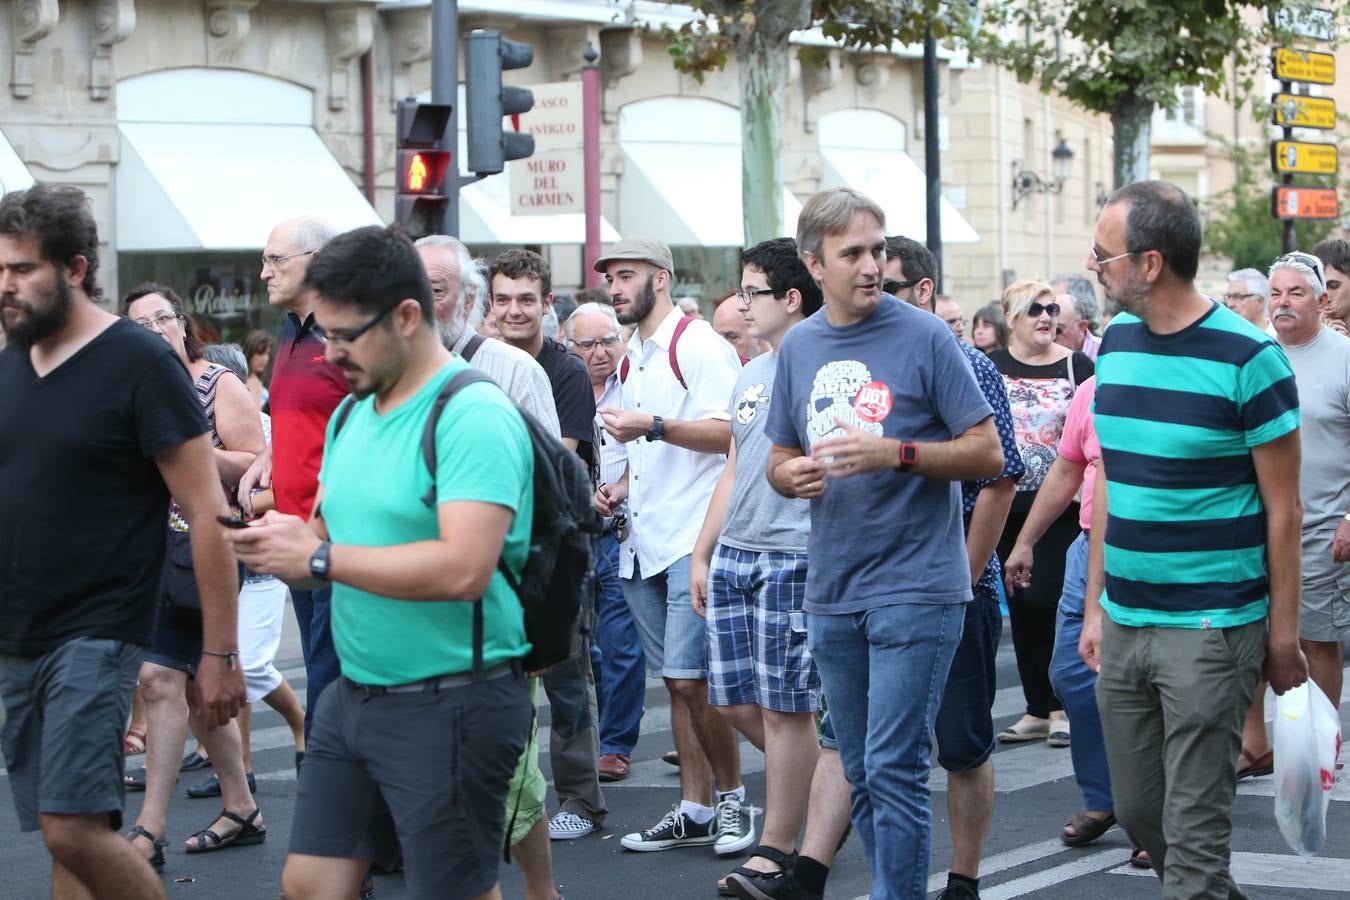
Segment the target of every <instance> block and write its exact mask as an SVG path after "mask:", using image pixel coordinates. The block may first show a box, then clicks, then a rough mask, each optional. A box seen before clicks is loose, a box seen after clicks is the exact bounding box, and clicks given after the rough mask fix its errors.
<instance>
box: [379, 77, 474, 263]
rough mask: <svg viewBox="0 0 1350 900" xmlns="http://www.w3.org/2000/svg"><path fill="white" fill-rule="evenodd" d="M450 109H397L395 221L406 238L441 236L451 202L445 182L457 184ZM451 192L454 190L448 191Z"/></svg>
mask: <svg viewBox="0 0 1350 900" xmlns="http://www.w3.org/2000/svg"><path fill="white" fill-rule="evenodd" d="M450 112H451V110H450V106H449V105H448V104H444V103H418V102H417V101H416V100H413V99H408V100H400V101H399V103H398V146H397V148H396V153H395V156H394V187H395V196H394V221H395V222H396V223H398V224H399V225H401V226H403V229H404V230H405V231H406V232H407V233H408V236H409V237H412V238H414V239H415V238H419V237H423V236H424V235H428V234H436V233H437V232H439V231H442V230H443V229H444V227H445V222H446V210H447V209H448V208H449V204H450V196H449V194H447V193H446V186H447V185H446V180H447V179H448V178H458V177H459V173H458V172H454V171H452V170H451V166H450V159H451V157H450V151H449V150H447V149H443V148H444V147H446V146H450V147H453V146H454V144H453V143H451V142H452V141H453V140H454V134H453V132H452V133H451V135H450V137H449V138H448V139H447V138H446V130H447V128H448V126H449V123H450ZM451 187H452V188H453V187H454V185H451Z"/></svg>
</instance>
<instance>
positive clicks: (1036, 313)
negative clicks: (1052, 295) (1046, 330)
mask: <svg viewBox="0 0 1350 900" xmlns="http://www.w3.org/2000/svg"><path fill="white" fill-rule="evenodd" d="M1041 313H1049V314H1050V318H1052V319H1058V318H1059V304H1058V303H1055V302H1053V301H1052V302H1050V303H1041V302H1040V301H1039V300H1033V301H1032V302H1031V305H1030V306H1028V307H1027V315H1028V316H1030V317H1031V318H1033V319H1039V318H1040V317H1041Z"/></svg>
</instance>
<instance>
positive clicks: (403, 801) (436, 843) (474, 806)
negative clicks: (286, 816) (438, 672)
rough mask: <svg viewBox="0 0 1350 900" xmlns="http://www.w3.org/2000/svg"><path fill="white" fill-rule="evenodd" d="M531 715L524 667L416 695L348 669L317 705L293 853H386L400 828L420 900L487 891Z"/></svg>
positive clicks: (374, 856)
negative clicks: (376, 685) (356, 677)
mask: <svg viewBox="0 0 1350 900" xmlns="http://www.w3.org/2000/svg"><path fill="white" fill-rule="evenodd" d="M532 714H533V709H532V707H531V703H530V694H529V691H528V689H527V687H526V682H525V677H524V676H523V675H519V674H516V673H515V672H514V670H510V671H507V672H506V673H505V674H502V675H499V676H498V677H495V678H490V679H488V680H486V681H484V682H482V683H480V684H477V685H473V684H469V685H462V686H455V687H448V688H441V689H439V690H425V691H421V690H419V691H412V692H407V693H378V692H371V691H368V690H367V689H365V688H362V687H360V686H358V685H356V684H354V683H353V682H351V681H349V680H348V679H346V678H339V679H338V680H337V681H335V682H333V683H332V684H330V685H329V686H328V687H327V688H325V689H324V692H323V694H322V695H321V696H320V697H319V702H318V704H317V705H316V708H315V713H314V720H313V721H314V724H313V730H312V731H311V733H310V737H309V742H308V744H307V745H306V753H305V765H304V767H303V768H302V769H301V770H300V784H299V788H298V790H297V794H296V803H295V821H294V823H293V825H292V829H291V845H290V852H292V853H300V854H305V855H308V856H331V857H340V858H346V859H360V860H372V861H374V860H386V859H388V858H389V857H390V855H391V851H392V850H393V848H394V847H395V842H394V838H395V837H397V844H398V845H401V847H402V851H403V862H404V871H405V873H406V874H405V878H406V884H407V885H408V888H407V890H408V896H409V897H415V898H422V897H425V898H437V900H441V898H445V900H453V898H458V897H474V896H477V895H479V894H482V893H484V892H486V891H488V890H489V889H491V888H492V886H493V885H495V884H496V883H497V880H498V864H499V862H500V860H501V858H502V830H503V826H504V819H505V812H506V794H507V787H508V785H509V784H510V781H511V773H512V772H514V771H515V768H516V760H517V759H519V757H520V754H521V751H522V750H523V749H524V747H525V739H526V737H527V736H528V734H529V730H530V723H531V721H532ZM381 801H383V802H381Z"/></svg>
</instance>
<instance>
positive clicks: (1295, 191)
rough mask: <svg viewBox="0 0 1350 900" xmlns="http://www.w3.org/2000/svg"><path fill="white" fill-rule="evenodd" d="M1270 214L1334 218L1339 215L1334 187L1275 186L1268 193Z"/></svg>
mask: <svg viewBox="0 0 1350 900" xmlns="http://www.w3.org/2000/svg"><path fill="white" fill-rule="evenodd" d="M1270 201H1271V202H1270V207H1271V214H1272V215H1274V216H1275V218H1277V219H1286V220H1288V219H1335V218H1336V217H1337V216H1339V215H1340V205H1339V204H1338V203H1337V200H1336V189H1335V188H1310V187H1298V186H1296V185H1280V186H1277V187H1276V188H1275V189H1274V190H1273V191H1271V195H1270Z"/></svg>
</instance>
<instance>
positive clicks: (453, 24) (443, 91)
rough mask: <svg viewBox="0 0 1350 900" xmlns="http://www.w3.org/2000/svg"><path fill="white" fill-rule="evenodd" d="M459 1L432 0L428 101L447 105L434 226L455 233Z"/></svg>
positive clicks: (457, 197)
mask: <svg viewBox="0 0 1350 900" xmlns="http://www.w3.org/2000/svg"><path fill="white" fill-rule="evenodd" d="M458 86H459V5H458V0H432V4H431V102H432V103H446V104H449V106H450V121H449V122H448V123H446V126H445V140H444V142H443V143H442V144H441V146H443V147H446V148H448V149H449V150H450V176H449V177H448V178H446V179H445V195H446V196H447V197H448V198H449V202H448V203H446V204H445V217H444V219H443V220H442V222H441V223H440V227H439V228H438V229H437V230H438V231H439V232H440V233H441V234H450V235H454V236H456V237H458V236H459V186H460V177H459V163H460V160H459V158H458V156H459V98H458V97H457V96H456V94H457V93H458V90H457V89H458Z"/></svg>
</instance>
